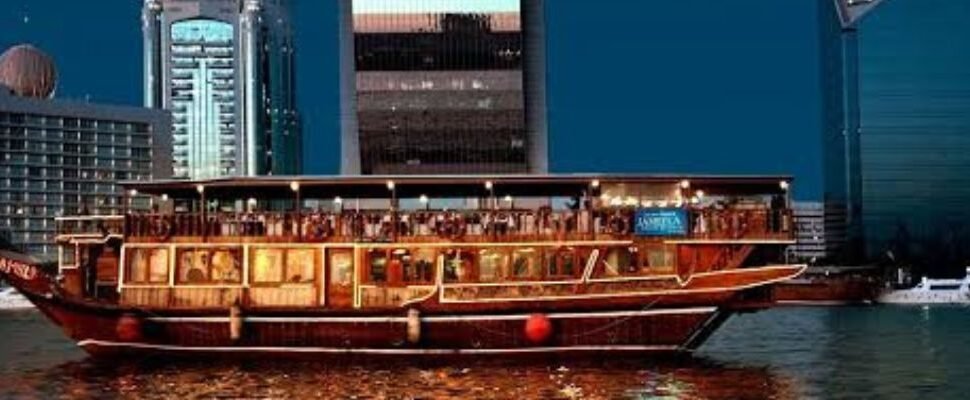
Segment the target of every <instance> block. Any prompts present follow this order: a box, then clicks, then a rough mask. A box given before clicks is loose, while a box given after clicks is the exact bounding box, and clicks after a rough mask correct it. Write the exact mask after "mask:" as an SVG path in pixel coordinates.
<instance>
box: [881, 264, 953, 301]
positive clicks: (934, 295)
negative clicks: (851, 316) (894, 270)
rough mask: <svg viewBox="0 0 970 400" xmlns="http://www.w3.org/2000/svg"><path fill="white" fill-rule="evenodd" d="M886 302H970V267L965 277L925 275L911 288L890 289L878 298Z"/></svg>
mask: <svg viewBox="0 0 970 400" xmlns="http://www.w3.org/2000/svg"><path fill="white" fill-rule="evenodd" d="M876 301H878V302H880V303H886V304H970V267H967V273H966V276H964V277H963V279H929V278H926V277H923V279H922V280H921V281H920V283H919V284H917V285H916V286H914V287H912V288H910V289H901V290H888V291H886V292H883V293H882V294H881V295H880V296H879V297H878V298H877V300H876Z"/></svg>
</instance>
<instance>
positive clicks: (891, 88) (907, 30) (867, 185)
mask: <svg viewBox="0 0 970 400" xmlns="http://www.w3.org/2000/svg"><path fill="white" fill-rule="evenodd" d="M967 15H970V2H966V1H948V0H922V1H912V0H891V1H885V2H884V4H883V5H881V6H880V8H879V9H877V10H876V11H874V12H873V13H872V14H871V15H870V16H869V17H867V18H866V19H865V20H864V21H862V24H861V25H860V29H859V34H858V48H859V61H860V62H859V80H860V87H861V92H860V94H861V95H860V99H861V100H860V104H861V110H860V111H861V135H860V136H861V163H862V168H861V169H862V201H863V207H862V216H863V220H864V226H865V239H866V243H867V246H866V247H867V250H868V253H869V255H870V256H871V257H878V258H881V259H887V258H888V259H895V260H896V261H897V262H898V263H899V264H904V265H915V266H917V267H920V266H922V267H924V268H927V269H929V271H926V270H924V271H920V272H921V273H930V274H934V275H945V274H952V275H954V276H962V275H963V272H964V268H963V267H964V266H965V265H967V264H970V246H968V243H970V207H968V206H967V205H968V204H970V113H968V111H967V110H970V79H968V78H967V76H968V75H967V71H968V70H970V26H968V25H967V24H966V16H967Z"/></svg>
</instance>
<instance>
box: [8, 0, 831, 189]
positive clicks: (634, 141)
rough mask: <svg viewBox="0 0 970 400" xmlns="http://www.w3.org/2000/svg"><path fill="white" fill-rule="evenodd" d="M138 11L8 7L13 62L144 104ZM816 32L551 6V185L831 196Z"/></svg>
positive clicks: (322, 77) (326, 163) (328, 104)
mask: <svg viewBox="0 0 970 400" xmlns="http://www.w3.org/2000/svg"><path fill="white" fill-rule="evenodd" d="M358 1H364V2H371V3H374V4H375V5H376V3H377V2H378V0H358ZM388 1H391V2H403V1H404V0H384V1H383V2H384V3H387V2H388ZM431 1H433V2H435V3H437V4H433V5H432V6H433V7H441V8H443V9H447V8H450V7H454V6H455V5H457V4H458V3H459V2H460V3H461V4H472V5H474V6H475V7H482V8H483V9H490V8H499V9H503V8H507V7H509V4H511V3H510V1H509V0H474V1H472V0H431ZM293 5H294V25H295V31H296V32H297V37H296V40H297V73H298V77H297V79H298V94H297V95H298V105H299V108H300V111H301V114H302V116H303V121H304V155H305V168H304V169H305V172H306V173H310V174H334V173H337V172H338V167H339V165H340V160H339V157H340V155H339V140H340V139H339V132H340V130H339V103H338V95H339V93H338V89H339V86H338V77H339V74H338V62H337V45H338V43H337V31H338V21H337V13H336V10H337V7H336V1H331V0H293ZM140 11H141V1H140V0H98V1H88V2H75V1H63V0H4V1H3V5H2V6H0V26H2V27H3V28H2V29H0V48H7V47H9V46H11V45H13V44H17V43H22V42H27V43H33V44H35V45H36V46H38V47H39V48H41V49H43V50H44V51H45V52H47V53H48V54H50V55H51V56H52V57H53V58H54V59H55V61H56V62H57V65H58V68H59V73H60V81H59V86H58V91H57V95H58V97H61V98H74V99H88V100H90V101H96V102H105V103H114V104H130V105H140V104H141V103H142V59H141V50H142V36H141V21H140ZM816 19H817V3H816V0H785V1H778V0H731V1H724V0H695V1H689V2H684V1H660V0H600V1H598V2H587V1H572V0H547V12H546V23H547V32H546V36H547V86H548V96H549V99H548V116H549V129H550V132H549V140H550V167H551V170H552V171H551V172H639V173H710V174H790V175H794V176H795V178H796V183H795V188H796V191H795V193H796V196H797V197H799V198H803V199H818V198H820V196H821V186H822V177H821V154H820V153H821V143H820V133H819V132H820V129H821V122H820V115H821V111H820V109H819V107H820V100H819V99H820V90H821V89H820V83H819V82H820V73H819V64H820V62H819V60H818V53H819V50H818V28H817V24H816Z"/></svg>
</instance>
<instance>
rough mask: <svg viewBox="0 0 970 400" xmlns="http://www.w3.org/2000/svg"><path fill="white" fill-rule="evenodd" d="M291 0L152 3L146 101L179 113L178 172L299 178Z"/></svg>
mask: <svg viewBox="0 0 970 400" xmlns="http://www.w3.org/2000/svg"><path fill="white" fill-rule="evenodd" d="M288 3H289V2H288V0H145V3H144V8H143V14H142V20H143V34H144V69H145V71H144V78H145V81H144V83H145V88H144V94H145V106H146V107H151V108H164V109H167V110H171V112H172V123H173V126H172V134H173V140H172V144H173V146H174V147H173V152H172V156H173V160H174V177H175V178H190V179H203V178H214V177H221V176H236V175H244V176H253V175H272V174H298V173H300V171H301V169H302V144H301V140H302V129H301V124H300V116H299V113H298V112H297V109H296V97H295V96H296V85H295V69H294V52H295V48H294V43H293V33H292V29H291V25H290V16H289V4H288Z"/></svg>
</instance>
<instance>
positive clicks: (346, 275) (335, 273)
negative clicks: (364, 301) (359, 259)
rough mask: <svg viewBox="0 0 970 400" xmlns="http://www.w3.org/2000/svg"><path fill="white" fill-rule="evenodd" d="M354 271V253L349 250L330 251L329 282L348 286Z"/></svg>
mask: <svg viewBox="0 0 970 400" xmlns="http://www.w3.org/2000/svg"><path fill="white" fill-rule="evenodd" d="M353 271H354V255H353V253H351V252H350V251H337V250H333V251H331V252H330V282H331V283H332V284H334V285H339V286H350V284H351V278H352V277H353Z"/></svg>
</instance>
